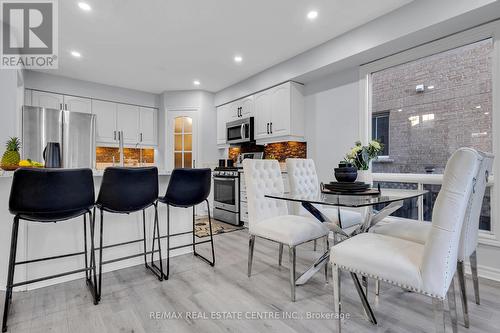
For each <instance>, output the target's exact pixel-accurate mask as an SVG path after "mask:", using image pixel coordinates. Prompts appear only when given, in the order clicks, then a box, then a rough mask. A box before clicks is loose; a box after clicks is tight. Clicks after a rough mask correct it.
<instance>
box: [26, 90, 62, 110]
mask: <svg viewBox="0 0 500 333" xmlns="http://www.w3.org/2000/svg"><path fill="white" fill-rule="evenodd" d="M31 105H32V106H38V107H41V108H47V109H57V110H63V109H64V96H63V95H60V94H54V93H49V92H45V91H38V90H33V91H32V92H31Z"/></svg>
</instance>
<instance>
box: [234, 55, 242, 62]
mask: <svg viewBox="0 0 500 333" xmlns="http://www.w3.org/2000/svg"><path fill="white" fill-rule="evenodd" d="M242 61H243V58H242V57H241V56H239V55H237V56H235V57H234V62H242Z"/></svg>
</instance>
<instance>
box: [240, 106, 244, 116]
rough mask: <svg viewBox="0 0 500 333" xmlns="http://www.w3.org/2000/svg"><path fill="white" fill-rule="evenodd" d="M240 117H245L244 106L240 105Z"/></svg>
mask: <svg viewBox="0 0 500 333" xmlns="http://www.w3.org/2000/svg"><path fill="white" fill-rule="evenodd" d="M240 117H243V107H240Z"/></svg>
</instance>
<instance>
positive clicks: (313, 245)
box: [313, 240, 317, 252]
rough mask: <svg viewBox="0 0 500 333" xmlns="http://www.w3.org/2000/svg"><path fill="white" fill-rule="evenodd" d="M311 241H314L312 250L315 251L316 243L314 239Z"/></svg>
mask: <svg viewBox="0 0 500 333" xmlns="http://www.w3.org/2000/svg"><path fill="white" fill-rule="evenodd" d="M313 242H314V245H313V250H314V252H316V245H317V244H316V240H314V241H313Z"/></svg>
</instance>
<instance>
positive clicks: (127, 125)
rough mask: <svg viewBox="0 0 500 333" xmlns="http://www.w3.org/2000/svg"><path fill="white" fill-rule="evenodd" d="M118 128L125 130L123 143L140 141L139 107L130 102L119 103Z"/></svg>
mask: <svg viewBox="0 0 500 333" xmlns="http://www.w3.org/2000/svg"><path fill="white" fill-rule="evenodd" d="M116 128H117V129H118V130H119V131H122V132H123V143H125V144H137V143H138V142H139V107H138V106H135V105H129V104H120V103H118V104H117V108H116Z"/></svg>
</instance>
